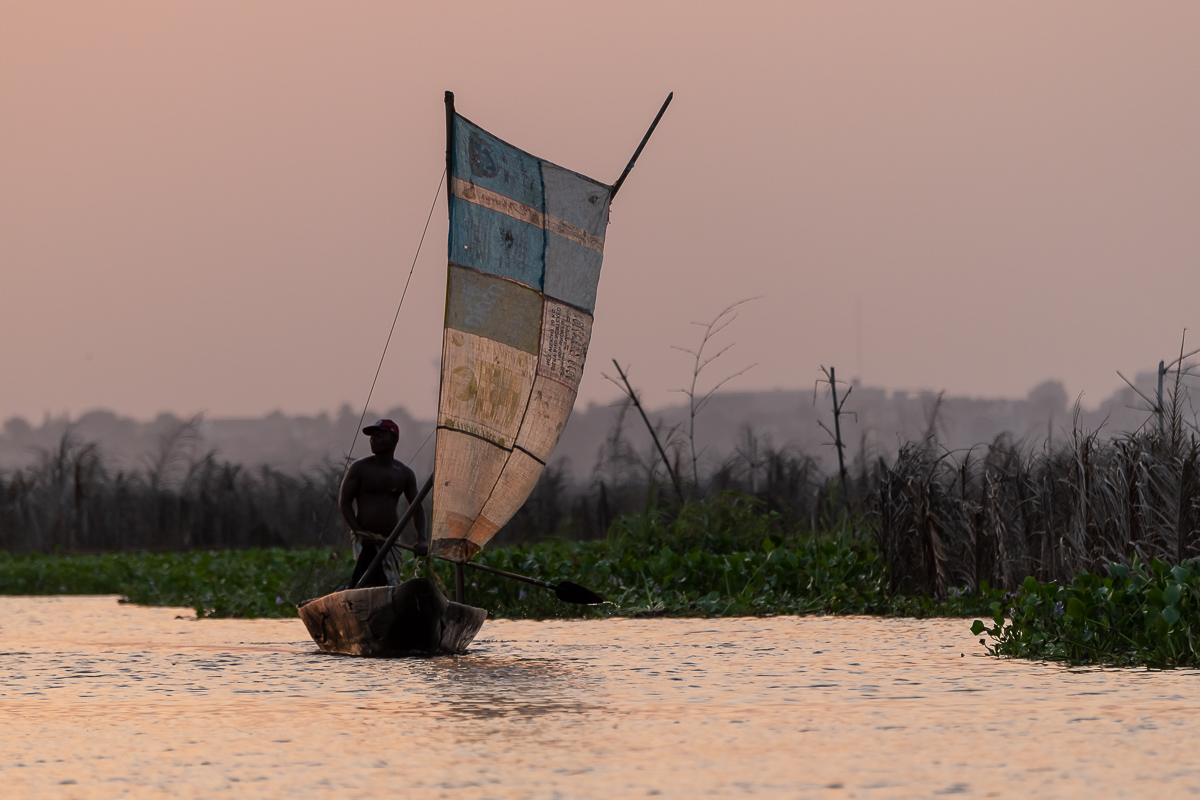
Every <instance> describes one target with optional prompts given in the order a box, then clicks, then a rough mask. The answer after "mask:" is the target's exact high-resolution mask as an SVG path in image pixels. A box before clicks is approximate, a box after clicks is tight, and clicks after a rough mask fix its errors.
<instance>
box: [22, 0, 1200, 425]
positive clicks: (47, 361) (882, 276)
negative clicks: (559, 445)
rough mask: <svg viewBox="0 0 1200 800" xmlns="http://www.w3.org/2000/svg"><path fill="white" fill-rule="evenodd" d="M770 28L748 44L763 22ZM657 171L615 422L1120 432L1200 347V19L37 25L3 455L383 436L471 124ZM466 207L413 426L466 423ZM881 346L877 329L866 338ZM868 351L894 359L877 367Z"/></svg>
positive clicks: (836, 15)
mask: <svg viewBox="0 0 1200 800" xmlns="http://www.w3.org/2000/svg"><path fill="white" fill-rule="evenodd" d="M735 8H736V10H735ZM446 89H451V90H453V91H454V92H455V94H456V97H457V103H458V109H459V111H460V112H461V113H463V114H464V115H466V116H468V117H470V118H471V119H473V120H474V121H476V122H477V123H479V124H481V125H482V126H484V127H485V128H488V129H490V130H491V131H492V132H494V133H495V134H497V135H499V136H501V137H503V138H505V139H507V140H509V141H511V142H513V143H514V144H517V145H519V146H521V147H523V148H525V149H527V150H530V151H532V152H534V153H537V154H538V155H540V156H543V157H545V158H548V159H550V160H553V161H556V162H557V163H560V164H562V165H564V166H567V167H570V168H572V169H575V170H578V171H580V172H583V173H585V174H588V175H591V176H593V177H595V178H598V179H601V180H605V181H612V180H614V179H615V178H616V177H617V175H618V174H619V173H620V171H621V169H622V168H623V166H624V164H625V162H626V160H627V159H628V157H629V155H630V153H631V152H632V151H633V148H634V147H635V146H636V144H637V142H638V140H639V138H640V137H641V135H642V133H643V132H644V130H645V128H646V125H647V124H648V123H649V121H650V119H651V118H652V117H653V114H654V112H655V111H656V110H657V109H658V106H659V104H660V103H661V102H662V100H663V98H664V97H665V96H666V94H667V92H668V91H672V90H673V91H674V92H675V102H674V103H673V104H672V106H671V109H670V111H669V112H668V113H667V116H666V117H665V118H664V121H663V123H662V125H660V127H659V130H658V132H657V133H656V134H655V137H654V139H653V140H652V142H651V144H650V145H649V147H648V148H647V150H646V152H645V154H644V155H643V157H642V160H641V162H640V163H639V165H638V167H637V169H636V170H635V171H634V173H633V175H632V176H631V178H630V180H629V182H628V183H627V184H626V185H625V187H623V189H622V191H621V194H620V195H619V196H618V198H617V200H616V202H615V203H614V206H613V215H612V224H611V226H610V227H609V230H608V239H607V244H606V249H605V266H604V272H603V274H602V276H601V281H600V293H599V300H598V304H597V308H596V324H595V329H594V330H595V333H594V338H593V340H592V347H591V352H590V354H589V359H588V367H587V371H586V373H585V376H584V380H583V384H582V387H581V392H580V401H581V402H585V403H586V402H588V401H593V400H595V401H605V400H608V399H610V398H612V397H615V396H616V390H615V389H614V388H613V387H612V386H611V385H610V384H608V383H607V382H606V381H605V380H604V379H603V377H602V376H601V374H600V373H601V372H602V371H607V372H610V373H611V368H610V366H611V359H613V358H614V357H615V358H618V359H620V360H621V361H622V363H624V364H629V365H631V367H632V373H631V374H632V377H633V379H634V381H635V383H636V384H637V385H638V386H640V387H641V388H642V389H643V390H644V393H645V396H646V400H647V401H648V402H649V403H650V404H651V405H662V404H665V403H668V402H671V401H674V400H676V399H678V397H679V396H678V395H673V394H671V393H670V390H671V389H673V388H678V387H681V386H684V385H685V384H686V383H687V381H688V380H689V376H690V366H689V364H688V361H687V357H686V356H684V355H682V354H681V353H679V352H678V351H676V350H673V349H672V347H671V346H672V345H691V344H694V342H695V339H696V332H695V329H694V328H692V327H691V326H690V323H691V322H692V321H694V320H704V319H708V318H711V317H712V316H714V315H715V314H716V313H717V312H719V311H720V310H721V309H722V308H723V307H724V306H726V305H727V304H729V303H731V302H734V301H736V300H740V299H742V298H745V297H751V296H760V299H758V300H756V301H754V302H753V303H752V304H750V305H748V306H747V307H746V310H745V312H744V313H743V314H742V316H741V317H740V318H739V319H738V320H737V321H736V322H735V323H734V325H733V326H732V327H731V328H730V329H729V332H728V335H727V336H725V337H724V338H723V340H722V341H723V342H726V343H727V342H730V341H736V346H735V347H734V348H733V349H732V350H731V351H730V352H729V353H727V354H726V355H725V356H724V357H723V358H722V359H721V360H720V361H718V362H717V363H716V364H715V365H713V367H711V368H710V369H711V370H712V372H711V374H712V376H713V377H714V378H715V377H719V376H720V375H723V374H727V373H730V372H733V371H736V370H738V369H741V368H742V367H744V366H746V365H747V364H750V363H752V362H757V366H755V367H754V368H753V369H752V370H750V371H749V372H748V373H747V374H746V375H744V376H743V377H741V378H739V379H737V380H736V381H735V382H734V383H733V384H731V387H735V388H739V389H765V388H774V387H783V388H806V389H807V388H810V387H811V386H812V382H813V380H814V379H816V378H817V377H818V376H819V365H821V364H825V365H829V364H834V365H836V366H837V367H838V373H839V375H844V376H846V377H852V376H858V377H861V378H862V379H863V380H865V381H866V382H867V383H869V384H872V385H879V386H885V387H889V388H907V389H916V388H931V389H946V390H947V391H948V392H950V393H952V394H971V395H1002V396H1004V395H1007V396H1022V395H1024V394H1025V393H1026V392H1027V391H1028V390H1029V389H1030V388H1031V387H1033V386H1034V385H1036V384H1037V383H1039V382H1041V381H1042V380H1045V379H1047V378H1061V379H1062V380H1064V381H1065V382H1066V385H1067V389H1068V391H1069V392H1070V393H1071V394H1072V395H1075V394H1077V393H1080V392H1083V393H1084V395H1083V396H1084V402H1085V404H1094V403H1096V402H1098V401H1099V400H1100V399H1101V398H1102V397H1104V396H1106V395H1108V394H1109V393H1110V392H1111V391H1112V390H1113V389H1114V388H1115V387H1116V386H1117V384H1118V383H1119V379H1118V378H1117V376H1116V370H1118V369H1119V370H1121V371H1122V372H1125V373H1126V374H1131V373H1133V372H1136V371H1138V370H1144V369H1150V368H1152V367H1153V366H1154V365H1155V364H1157V362H1158V360H1159V359H1160V358H1164V357H1166V358H1168V360H1169V358H1170V357H1171V353H1172V352H1173V351H1174V352H1177V350H1178V347H1179V337H1180V335H1181V333H1182V331H1183V329H1184V328H1190V329H1191V330H1192V331H1193V341H1194V342H1195V345H1196V346H1200V297H1198V295H1197V292H1196V284H1197V275H1198V274H1200V5H1197V4H1195V3H1177V4H1170V3H1155V4H1152V5H1149V4H1133V3H1127V4H1120V5H1115V4H1105V3H1098V2H1081V3H1044V2H1037V3H1021V4H1019V3H1003V4H996V3H986V4H985V3H969V4H968V3H961V2H946V3H896V2H886V3H878V4H868V3H853V4H851V3H840V2H838V3H832V2H831V3H821V4H811V3H796V2H779V3H759V4H741V5H740V6H735V4H730V3H711V4H705V3H697V2H684V3H677V4H668V3H651V4H647V3H640V2H633V3H621V2H604V3H593V4H563V3H556V2H537V3H511V2H506V3H494V2H493V3H470V2H458V3H453V4H450V3H425V4H420V5H417V4H412V3H394V2H386V3H353V4H345V3H332V2H331V3H319V4H317V3H302V2H294V1H292V0H289V1H288V2H273V3H248V2H205V3H188V4H182V3H157V2H155V3H118V2H109V3H103V4H99V3H97V4H77V3H70V4H58V3H51V2H45V1H44V0H36V1H31V2H23V1H22V0H17V2H11V1H10V2H8V3H5V4H4V6H3V10H0V145H2V146H0V276H2V278H0V376H2V378H0V419H5V418H7V417H9V416H11V415H14V414H21V415H24V416H27V417H30V418H32V419H35V420H36V419H40V418H41V417H42V415H43V414H44V413H46V412H49V413H52V414H61V413H63V412H69V413H71V414H77V413H80V412H82V411H86V410H88V409H92V408H96V407H107V408H111V409H114V410H116V411H119V412H122V413H126V414H133V415H135V416H141V417H148V416H151V415H153V414H155V413H157V412H159V411H164V410H169V411H174V412H177V413H191V412H196V411H205V412H207V413H209V414H210V415H213V416H229V415H251V414H261V413H264V412H268V411H271V410H274V409H281V410H283V411H285V412H288V413H315V412H318V411H321V410H328V409H333V408H335V407H336V406H338V405H339V404H340V403H342V402H350V403H352V404H355V405H358V404H361V403H362V401H363V399H364V398H365V395H366V391H367V389H368V387H369V385H370V380H371V376H372V374H373V373H374V369H375V364H376V362H377V360H378V358H379V354H380V350H381V348H382V346H383V342H384V339H385V337H386V335H387V331H388V327H389V326H390V324H391V319H392V314H393V313H394V311H395V307H396V303H397V302H398V300H399V297H400V291H401V288H402V286H403V282H404V278H405V276H406V275H407V272H408V268H409V265H410V263H411V261H412V258H413V253H414V251H415V249H416V246H417V241H418V239H419V237H420V233H421V228H422V226H423V224H424V221H425V215H426V213H427V212H428V209H429V205H430V203H431V201H432V200H433V199H434V196H435V190H436V187H437V183H438V177H439V175H440V174H441V171H442V168H443V166H444V147H445V132H444V125H445V117H444V111H443V106H442V92H443V91H444V90H446ZM444 203H445V200H444V193H443V194H442V195H438V206H437V208H436V210H435V211H434V216H433V223H432V225H431V226H430V230H429V234H428V236H427V238H426V241H425V247H424V250H423V252H422V253H421V256H420V259H419V261H418V263H417V268H416V273H415V276H414V278H413V282H412V287H411V288H410V290H409V296H408V299H407V300H406V301H405V304H404V309H403V311H402V314H401V318H400V322H399V324H398V326H397V330H396V338H395V340H394V342H393V348H392V350H391V352H390V353H389V356H388V359H387V361H386V363H385V364H384V370H383V375H382V377H381V379H380V383H379V387H378V388H377V389H376V394H375V400H374V401H373V403H372V404H373V405H374V406H376V407H386V406H390V405H394V404H403V405H406V406H408V407H409V408H410V409H411V410H412V411H413V412H414V413H416V414H418V415H421V416H428V415H431V414H432V413H433V408H434V405H435V400H436V392H437V380H438V377H437V375H438V373H437V367H436V363H437V359H438V357H439V351H440V344H441V320H442V313H443V296H444V288H445V255H446V244H445V242H446V215H445V206H444ZM860 320H861V324H860ZM860 342H861V347H860V345H859V343H860Z"/></svg>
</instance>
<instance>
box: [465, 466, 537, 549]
mask: <svg viewBox="0 0 1200 800" xmlns="http://www.w3.org/2000/svg"><path fill="white" fill-rule="evenodd" d="M541 474H542V463H541V462H540V461H538V460H537V459H535V458H531V457H530V456H529V454H527V453H522V452H521V451H520V450H514V451H513V452H512V455H510V456H509V457H508V463H507V464H505V465H504V470H503V471H502V472H501V473H500V480H498V481H497V482H496V488H495V489H493V490H492V496H491V497H489V498H488V501H487V503H486V504H485V505H484V507H483V511H482V512H480V514H479V519H477V520H476V521H475V525H474V526H472V528H471V531H470V533H469V534H468V535H467V539H469V540H470V541H471V542H475V543H478V544H479V545H480V546H482V545H483V544H484V543H485V542H487V540H488V539H491V538H492V536H494V535H495V534H496V531H498V530H500V527H501V526H502V525H504V524H505V523H507V522H508V521H509V520H510V519H512V516H513V514H516V513H517V511H518V510H520V508H521V505H522V504H523V503H524V502H525V499H526V498H528V497H529V493H530V492H532V491H533V487H534V486H535V485H536V484H537V481H538V476H540V475H541Z"/></svg>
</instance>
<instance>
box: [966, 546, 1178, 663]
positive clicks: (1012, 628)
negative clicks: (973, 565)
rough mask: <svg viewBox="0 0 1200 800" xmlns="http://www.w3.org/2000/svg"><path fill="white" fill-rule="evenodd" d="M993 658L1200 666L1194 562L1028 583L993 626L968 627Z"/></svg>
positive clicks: (995, 614)
mask: <svg viewBox="0 0 1200 800" xmlns="http://www.w3.org/2000/svg"><path fill="white" fill-rule="evenodd" d="M971 631H972V633H974V634H976V635H980V634H986V636H987V637H990V638H991V639H992V642H990V643H989V642H988V641H987V639H980V642H982V643H983V644H984V645H985V646H986V647H987V649H988V651H989V652H990V653H992V654H993V655H997V656H1010V657H1016V658H1032V659H1042V660H1053V661H1067V662H1070V663H1073V664H1088V663H1105V664H1116V665H1135V664H1139V665H1146V666H1150V667H1197V666H1200V559H1189V560H1188V561H1186V562H1184V563H1183V564H1179V565H1176V566H1171V565H1170V564H1169V563H1168V562H1166V561H1162V560H1159V559H1155V560H1154V561H1152V562H1150V564H1149V565H1148V566H1146V565H1143V564H1141V563H1140V562H1139V561H1137V560H1136V559H1135V560H1134V562H1133V564H1132V565H1130V566H1126V565H1124V564H1112V565H1111V566H1110V567H1109V569H1108V576H1107V577H1101V576H1099V575H1093V574H1091V573H1087V572H1085V573H1081V574H1079V575H1076V576H1075V577H1074V578H1073V579H1072V580H1071V581H1070V583H1065V584H1059V583H1055V582H1053V581H1049V582H1046V583H1041V582H1039V581H1037V580H1036V579H1034V578H1027V579H1026V580H1025V582H1024V583H1023V584H1022V586H1021V588H1020V590H1019V592H1017V593H1015V597H1012V598H1009V599H1008V602H999V601H997V602H994V603H992V624H991V625H990V626H989V625H988V624H986V623H985V622H983V621H982V620H975V623H974V625H973V626H972V628H971Z"/></svg>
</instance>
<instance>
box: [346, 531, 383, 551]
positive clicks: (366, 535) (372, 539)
mask: <svg viewBox="0 0 1200 800" xmlns="http://www.w3.org/2000/svg"><path fill="white" fill-rule="evenodd" d="M350 538H351V539H353V540H354V541H356V542H358V543H359V544H373V545H375V546H376V547H378V546H379V545H381V544H383V543H384V542H385V541H387V539H385V538H384V537H382V536H380V535H379V534H377V533H370V532H368V531H350Z"/></svg>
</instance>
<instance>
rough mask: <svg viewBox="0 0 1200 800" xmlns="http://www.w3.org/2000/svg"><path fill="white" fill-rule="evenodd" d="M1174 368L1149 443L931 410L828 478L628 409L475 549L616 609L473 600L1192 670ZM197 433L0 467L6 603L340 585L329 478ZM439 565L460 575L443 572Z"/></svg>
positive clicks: (205, 596)
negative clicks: (954, 424) (640, 427)
mask: <svg viewBox="0 0 1200 800" xmlns="http://www.w3.org/2000/svg"><path fill="white" fill-rule="evenodd" d="M827 375H828V377H829V384H830V386H831V387H832V386H833V385H834V383H835V382H834V380H833V373H832V370H830V371H829V372H828V373H827ZM1182 377H1183V370H1182V369H1177V370H1176V372H1175V381H1174V388H1173V390H1172V391H1170V392H1168V393H1167V395H1166V396H1165V397H1163V398H1161V399H1160V402H1159V403H1158V404H1157V408H1156V409H1155V411H1154V413H1153V415H1152V416H1151V417H1150V419H1149V420H1148V421H1147V423H1146V425H1145V426H1143V428H1142V429H1140V430H1138V431H1136V432H1134V433H1129V434H1119V435H1114V436H1111V437H1109V438H1101V437H1100V435H1099V433H1098V432H1095V431H1092V432H1087V431H1084V430H1082V427H1081V425H1080V424H1079V421H1078V417H1077V418H1076V423H1075V425H1074V428H1073V430H1072V431H1068V432H1067V435H1066V436H1065V437H1060V438H1059V439H1058V440H1057V444H1054V445H1051V444H1046V445H1043V446H1040V447H1037V448H1034V447H1028V446H1026V445H1024V444H1023V443H1021V442H1019V441H1015V440H1013V439H1012V438H1010V437H1000V438H998V439H996V440H995V441H993V442H991V443H990V444H986V445H981V446H979V447H976V448H973V449H971V450H966V451H954V452H951V451H947V450H945V449H944V448H941V447H940V446H939V444H938V440H937V430H938V414H939V406H938V405H937V404H935V405H934V406H933V408H931V409H930V413H929V420H928V432H927V434H926V435H925V437H924V438H923V439H922V440H921V441H918V442H914V443H910V444H908V445H906V446H904V447H902V448H901V449H900V451H899V454H898V455H897V457H896V458H895V459H894V460H893V461H892V463H890V464H889V463H886V462H885V461H884V460H883V459H879V458H871V457H870V456H869V455H868V454H867V453H865V452H859V453H858V454H851V453H849V452H848V448H846V447H845V446H844V444H843V443H842V442H841V440H840V436H839V435H838V434H837V433H831V438H833V439H834V446H835V447H837V449H838V463H839V465H840V466H839V470H838V473H837V474H836V475H834V476H829V475H826V474H824V473H822V471H821V470H820V469H819V468H818V467H817V465H816V463H815V462H814V460H813V459H811V458H808V457H806V456H805V455H804V454H803V453H799V452H797V451H795V450H793V449H790V448H786V447H783V448H777V447H774V446H773V445H772V444H771V442H770V441H765V440H760V439H759V438H758V437H757V436H756V434H755V433H754V431H753V429H751V428H749V427H747V428H746V429H745V431H744V437H743V441H742V444H741V446H739V447H738V448H737V450H736V452H735V453H733V454H732V455H730V456H729V457H728V458H726V459H724V460H721V461H710V462H708V463H707V466H706V468H705V469H703V470H702V469H701V468H700V466H701V465H703V464H704V462H703V461H702V460H701V459H700V458H698V455H699V454H698V453H697V450H696V448H695V447H694V439H692V435H693V433H694V429H695V426H694V424H693V425H692V426H690V427H685V428H682V429H680V428H671V429H664V428H662V427H661V426H658V427H654V426H651V425H650V423H649V421H648V420H647V425H648V426H649V428H650V432H651V433H652V435H653V436H652V438H653V439H654V447H653V448H646V449H644V450H638V449H636V448H635V447H634V446H633V445H632V444H630V441H629V439H628V437H627V436H626V435H625V431H624V426H625V425H626V419H627V418H628V419H630V420H634V421H635V422H636V421H637V417H635V416H634V415H633V414H629V415H626V414H625V413H624V412H622V413H621V414H619V415H618V417H617V424H616V427H615V429H614V430H613V431H612V433H611V435H610V436H609V438H608V440H607V441H606V442H605V445H604V446H603V448H601V451H600V452H599V454H598V458H597V462H596V466H595V469H594V471H593V475H592V480H591V482H590V483H588V484H587V485H584V486H576V485H572V484H571V483H570V481H569V479H568V478H567V477H566V473H565V472H564V471H563V470H562V469H560V468H556V467H555V466H554V465H551V466H549V467H548V468H547V469H546V470H545V471H544V472H543V474H542V478H541V480H540V481H539V483H538V485H537V487H536V488H535V489H534V491H533V493H532V495H531V496H530V498H529V500H528V501H527V502H526V503H525V505H524V506H523V507H522V508H521V509H520V511H519V512H518V513H517V515H516V516H515V517H514V518H513V520H512V521H511V522H510V523H509V524H508V525H507V526H505V528H503V529H502V530H501V531H500V533H499V534H498V535H497V537H496V538H495V539H494V540H493V543H492V545H490V546H489V547H488V548H487V549H485V550H484V551H483V552H482V554H481V555H480V557H479V559H478V560H479V561H480V562H481V563H483V564H486V565H490V566H494V567H498V568H500V569H504V570H508V571H511V572H516V573H520V574H524V575H529V576H531V577H536V578H540V579H544V580H553V581H558V580H570V581H574V582H576V583H579V584H581V585H583V586H586V587H588V588H590V589H593V590H595V591H597V592H599V593H601V594H603V595H605V596H606V597H607V598H608V599H609V600H610V601H611V603H610V604H606V605H604V606H600V607H590V608H583V607H576V606H567V605H565V604H562V603H560V602H558V601H557V600H556V599H555V598H554V597H553V595H552V594H551V593H549V592H545V591H543V590H540V589H536V588H531V587H526V586H524V585H521V584H518V583H515V582H512V581H509V580H506V579H504V578H499V577H496V576H491V575H487V574H485V573H482V572H479V571H470V572H469V573H468V575H469V576H470V577H469V579H468V601H469V602H472V603H474V604H477V605H480V606H482V607H484V608H487V609H488V611H489V613H491V614H492V615H493V616H499V617H510V618H535V619H536V618H549V617H580V618H586V617H596V616H610V615H625V616H658V615H675V616H722V615H728V616H733V615H775V614H875V615H888V616H917V617H929V616H945V617H964V618H970V617H974V616H978V617H981V619H978V620H976V621H975V623H974V625H973V626H972V630H973V632H974V633H975V634H976V635H980V636H981V637H982V638H981V642H982V643H983V644H984V646H985V647H986V648H987V649H988V651H989V652H990V653H992V654H994V655H996V656H1002V657H1020V658H1033V659H1050V660H1060V661H1065V662H1069V663H1093V664H1117V665H1134V664H1139V665H1146V666H1153V667H1177V666H1200V642H1198V640H1200V437H1198V436H1197V434H1198V433H1200V428H1198V427H1197V425H1196V424H1195V420H1190V421H1189V420H1187V419H1185V417H1184V413H1183V409H1184V408H1185V407H1189V403H1188V401H1187V396H1186V392H1185V391H1184V389H1183V386H1182ZM629 391H630V395H631V398H632V396H633V390H632V388H630V390H629ZM834 398H835V399H834V410H835V414H837V413H839V412H840V405H839V403H838V401H837V399H836V395H834ZM844 400H845V397H843V399H842V402H844ZM700 407H702V404H700ZM631 408H634V406H632V405H626V406H625V409H624V410H625V411H628V410H629V409H631ZM693 408H694V411H693V418H692V422H693V423H694V422H695V414H696V413H698V407H696V406H693ZM833 430H834V431H837V426H836V419H835V425H834V428H833ZM189 436H190V433H189V429H188V428H187V427H186V426H184V427H181V428H180V430H179V431H177V432H175V433H174V434H173V435H172V436H170V437H166V438H164V440H163V443H162V448H161V451H160V455H159V457H157V458H156V459H155V460H154V461H153V462H148V463H147V464H146V466H145V468H144V469H141V470H137V471H134V472H121V471H115V472H114V471H112V470H109V469H107V468H106V466H105V462H104V459H103V458H102V457H101V454H100V453H98V452H97V448H96V447H95V446H94V445H90V444H86V443H80V442H77V441H75V440H73V439H72V438H71V436H70V432H68V433H67V434H66V435H64V436H63V439H62V441H61V442H60V445H59V447H58V448H56V449H55V450H54V451H50V452H46V453H44V454H43V457H42V460H41V462H40V463H39V464H38V465H36V466H33V467H29V468H25V469H21V470H16V471H13V472H9V473H0V593H4V594H60V593H70V594H82V593H88V594H92V593H104V594H109V593H111V594H119V595H121V596H122V597H123V598H125V599H127V600H128V601H129V602H134V603H141V604H147V605H170V606H186V607H191V608H193V609H195V610H196V613H197V614H198V615H199V616H201V617H204V616H247V617H251V616H292V615H294V614H295V610H294V605H295V603H297V602H299V601H302V600H305V599H308V598H311V597H316V596H320V595H322V594H325V593H327V592H329V591H332V590H334V589H337V588H341V587H342V586H344V583H345V581H346V580H347V579H348V576H349V574H350V572H351V569H352V564H351V559H350V555H349V547H348V537H347V536H346V535H345V531H344V528H343V525H342V522H341V520H340V519H339V518H338V517H337V515H336V513H334V497H335V495H336V491H337V484H338V480H339V478H340V475H341V471H340V468H339V467H338V465H333V464H331V465H326V467H325V468H324V469H322V470H318V471H315V472H312V473H310V474H307V475H301V476H297V475H290V474H287V473H283V472H279V471H275V470H271V469H267V468H263V469H259V470H245V469H242V468H241V467H239V466H237V465H232V464H228V463H223V462H221V461H219V460H218V459H217V458H216V457H215V456H214V455H213V454H211V453H210V454H208V455H204V456H201V457H195V456H193V455H192V454H191V451H190V450H189V446H188V443H189ZM406 563H407V564H409V566H408V567H407V569H412V568H413V563H414V562H412V561H411V560H408V561H407V562H406ZM435 570H438V575H439V577H440V580H441V581H442V582H443V584H444V585H446V584H449V583H450V582H451V578H450V567H449V565H448V564H444V563H443V564H440V565H438V566H436V567H435ZM989 637H990V642H989Z"/></svg>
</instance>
